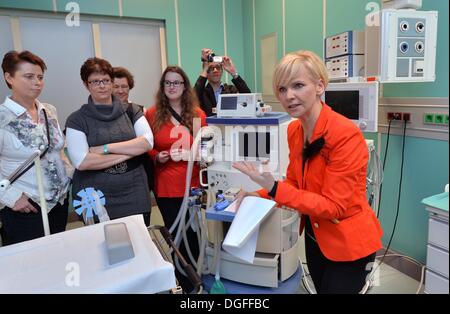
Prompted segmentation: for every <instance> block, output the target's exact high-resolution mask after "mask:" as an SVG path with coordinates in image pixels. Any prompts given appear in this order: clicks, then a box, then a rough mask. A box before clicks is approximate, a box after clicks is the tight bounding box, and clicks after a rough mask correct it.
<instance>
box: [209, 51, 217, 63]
mask: <svg viewBox="0 0 450 314" xmlns="http://www.w3.org/2000/svg"><path fill="white" fill-rule="evenodd" d="M215 56H216V54H215V53H214V52H213V53H211V54H210V55H209V56H208V62H214V57H215Z"/></svg>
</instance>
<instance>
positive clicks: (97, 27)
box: [92, 23, 102, 58]
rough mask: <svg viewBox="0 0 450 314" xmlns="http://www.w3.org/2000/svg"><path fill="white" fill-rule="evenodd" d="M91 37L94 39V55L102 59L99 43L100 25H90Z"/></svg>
mask: <svg viewBox="0 0 450 314" xmlns="http://www.w3.org/2000/svg"><path fill="white" fill-rule="evenodd" d="M92 37H93V39H94V54H95V56H96V57H97V58H102V45H101V41H100V24H98V23H92Z"/></svg>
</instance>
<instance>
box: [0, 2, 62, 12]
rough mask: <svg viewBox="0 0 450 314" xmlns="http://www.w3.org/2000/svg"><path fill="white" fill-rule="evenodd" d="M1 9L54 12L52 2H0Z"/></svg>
mask: <svg viewBox="0 0 450 314" xmlns="http://www.w3.org/2000/svg"><path fill="white" fill-rule="evenodd" d="M0 8H10V9H26V10H40V11H53V1H52V0H38V1H36V0H0Z"/></svg>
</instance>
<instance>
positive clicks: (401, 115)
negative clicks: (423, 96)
mask: <svg viewBox="0 0 450 314" xmlns="http://www.w3.org/2000/svg"><path fill="white" fill-rule="evenodd" d="M387 119H388V121H390V120H392V121H394V120H395V121H406V122H411V113H410V112H388V113H387Z"/></svg>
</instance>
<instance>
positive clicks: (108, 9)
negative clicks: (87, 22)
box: [57, 0, 119, 16]
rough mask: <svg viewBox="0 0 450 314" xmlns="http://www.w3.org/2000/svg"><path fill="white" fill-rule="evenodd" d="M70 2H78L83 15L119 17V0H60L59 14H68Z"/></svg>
mask: <svg viewBox="0 0 450 314" xmlns="http://www.w3.org/2000/svg"><path fill="white" fill-rule="evenodd" d="M68 2H76V3H78V5H79V6H80V12H81V14H83V13H84V14H96V15H110V16H118V15H119V1H118V0H96V1H92V0H76V1H72V0H58V1H57V7H58V11H59V12H66V4H67V3H68Z"/></svg>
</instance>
